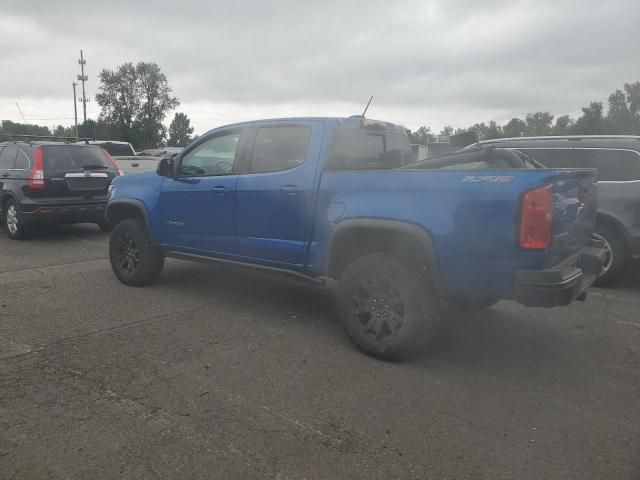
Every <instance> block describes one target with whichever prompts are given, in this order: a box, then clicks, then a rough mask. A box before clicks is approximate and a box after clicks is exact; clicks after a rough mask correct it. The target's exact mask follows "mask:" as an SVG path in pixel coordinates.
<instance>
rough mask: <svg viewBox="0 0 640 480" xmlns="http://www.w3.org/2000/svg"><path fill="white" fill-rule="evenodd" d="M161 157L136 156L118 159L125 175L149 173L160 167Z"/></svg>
mask: <svg viewBox="0 0 640 480" xmlns="http://www.w3.org/2000/svg"><path fill="white" fill-rule="evenodd" d="M159 161H160V158H159V157H148V156H142V155H136V156H135V157H129V156H127V157H118V165H119V166H120V169H121V170H122V173H124V174H130V173H138V172H147V171H149V170H155V169H156V168H157V167H158V162H159Z"/></svg>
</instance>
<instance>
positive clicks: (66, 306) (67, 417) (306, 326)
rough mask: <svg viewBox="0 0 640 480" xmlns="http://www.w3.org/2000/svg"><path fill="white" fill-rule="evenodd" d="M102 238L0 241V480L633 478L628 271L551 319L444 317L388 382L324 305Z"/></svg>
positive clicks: (636, 457) (385, 368)
mask: <svg viewBox="0 0 640 480" xmlns="http://www.w3.org/2000/svg"><path fill="white" fill-rule="evenodd" d="M107 242H108V235H106V234H103V233H100V232H99V230H98V229H97V228H96V227H95V226H91V225H77V226H68V227H59V228H55V229H50V230H45V231H41V232H38V233H37V234H36V235H35V236H34V238H32V239H30V240H27V241H21V242H18V241H11V240H9V239H7V238H6V236H5V234H4V231H0V479H2V480H4V479H29V480H31V479H74V480H75V479H82V480H84V479H89V480H101V479H155V478H162V479H165V478H166V479H180V480H182V479H220V478H241V479H251V478H275V479H279V480H284V479H302V478H306V479H313V478H327V479H342V478H350V479H351V478H353V479H359V478H362V479H377V478H380V479H391V478H400V479H429V480H432V479H442V480H444V479H448V480H453V479H491V480H498V479H522V480H525V479H580V480H585V479H607V480H609V479H616V480H624V479H634V480H637V479H639V478H640V381H639V378H640V314H639V313H638V312H639V311H640V269H639V268H635V269H634V270H633V271H632V272H631V273H630V274H629V276H628V278H627V279H626V280H625V281H623V282H622V283H621V284H620V285H618V286H616V287H615V288H610V289H606V290H605V289H593V290H592V292H591V294H590V296H589V298H588V299H587V301H586V302H584V303H580V302H577V303H575V304H573V305H571V306H570V307H567V308H557V309H549V310H547V309H526V308H523V307H520V306H518V305H516V304H514V303H511V302H500V303H499V304H497V305H496V306H495V307H493V308H491V309H490V310H488V311H486V312H481V313H472V314H467V315H461V316H458V317H450V318H447V319H446V320H445V321H444V322H443V325H442V327H441V329H440V331H439V332H438V334H437V337H436V339H435V340H434V342H433V344H432V346H431V348H430V350H429V351H428V352H426V353H425V354H424V355H422V356H420V357H418V358H415V359H413V360H411V361H408V362H404V363H389V362H381V361H378V360H375V359H372V358H369V357H367V356H365V355H363V354H362V353H360V352H358V351H357V350H356V349H355V348H354V347H353V346H352V345H351V343H350V342H349V341H348V339H347V338H346V336H345V335H344V334H343V332H342V330H341V327H340V324H339V323H338V322H337V320H336V314H335V311H334V306H333V302H332V300H331V296H330V295H329V294H327V292H325V291H324V290H322V289H320V288H318V287H315V286H310V285H303V284H298V283H295V282H292V281H289V280H283V279H274V278H272V277H270V276H268V275H266V274H263V273H258V272H253V271H247V270H233V269H230V268H229V267H211V266H206V265H199V264H192V263H184V262H179V261H168V262H167V265H166V267H165V271H164V273H163V276H162V277H161V279H160V281H159V282H158V283H157V284H155V285H153V286H150V287H145V288H132V287H126V286H124V285H121V284H120V283H118V281H117V280H116V278H115V277H114V276H113V274H112V273H111V269H110V267H109V262H108V260H107V250H106V245H107Z"/></svg>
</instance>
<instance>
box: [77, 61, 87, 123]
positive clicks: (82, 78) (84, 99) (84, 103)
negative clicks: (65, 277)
mask: <svg viewBox="0 0 640 480" xmlns="http://www.w3.org/2000/svg"><path fill="white" fill-rule="evenodd" d="M78 63H79V64H80V75H78V80H80V81H81V82H82V98H81V99H80V101H81V102H82V114H83V117H84V121H85V123H86V121H87V102H88V101H89V99H88V98H87V95H86V94H85V91H84V82H86V81H87V80H88V78H89V77H87V76H86V75H85V74H84V66H85V64H86V63H87V61H86V60H85V59H84V56H83V55H82V50H80V60H78Z"/></svg>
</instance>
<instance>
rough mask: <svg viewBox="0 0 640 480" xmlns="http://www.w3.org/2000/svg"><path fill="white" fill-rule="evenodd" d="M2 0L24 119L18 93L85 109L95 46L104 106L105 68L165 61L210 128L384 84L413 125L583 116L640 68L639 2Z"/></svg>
mask: <svg viewBox="0 0 640 480" xmlns="http://www.w3.org/2000/svg"><path fill="white" fill-rule="evenodd" d="M0 10H1V12H2V13H1V15H0V52H1V53H0V119H10V120H14V121H19V120H20V115H19V113H18V110H17V108H16V105H15V102H16V101H17V102H18V103H19V104H20V106H21V108H22V110H23V112H24V115H25V117H26V118H27V121H29V122H32V123H40V124H44V125H48V126H52V125H55V124H59V123H60V124H64V125H69V124H72V123H73V97H72V87H71V82H72V81H73V80H74V79H75V76H76V74H77V73H79V66H78V63H77V59H78V57H79V50H80V49H81V48H82V49H83V50H84V53H85V57H86V59H87V68H86V73H87V75H88V76H89V81H88V83H87V94H88V96H90V97H91V100H92V101H91V103H90V104H89V106H88V116H89V117H91V118H96V117H97V116H98V113H99V107H98V105H97V104H96V103H95V100H94V96H95V94H96V92H97V91H98V85H99V82H98V72H99V71H100V70H101V69H103V68H112V69H113V68H115V67H117V65H119V64H121V63H123V62H127V61H131V62H137V61H140V60H144V61H154V62H157V63H158V64H159V65H160V67H161V68H162V70H163V71H164V72H165V74H166V75H167V77H168V79H169V83H170V85H171V86H172V88H173V91H174V94H175V95H176V96H177V97H178V98H179V100H180V102H181V105H180V106H179V107H178V111H183V112H185V113H186V114H187V115H188V116H189V117H190V118H191V120H192V124H193V125H194V126H195V128H196V133H203V132H204V131H206V130H208V129H210V128H213V127H216V126H220V125H223V124H226V123H231V122H235V121H240V120H249V119H254V118H269V117H281V116H299V115H314V116H316V115H335V116H347V115H351V114H357V113H361V111H362V109H363V108H364V105H365V104H366V102H367V100H368V98H369V96H370V95H374V96H375V99H374V102H373V104H372V106H371V108H370V110H369V113H368V116H370V117H372V118H379V119H383V120H388V121H393V122H396V123H401V124H404V125H406V126H408V127H410V128H412V129H415V128H417V127H418V126H420V125H430V126H431V127H432V129H434V130H436V131H437V130H439V129H440V128H441V127H442V126H444V125H453V126H454V127H466V126H469V125H470V124H473V123H475V122H480V121H485V122H487V121H489V120H496V121H498V122H504V121H506V120H508V119H510V118H511V117H513V116H523V115H524V114H526V113H527V112H531V111H537V110H548V111H550V112H552V113H553V114H555V115H560V114H564V113H571V114H573V115H578V114H579V113H580V108H581V107H582V106H585V105H587V104H588V103H589V102H590V101H592V100H598V101H602V102H605V104H606V100H607V96H608V94H609V93H610V92H612V91H613V90H615V89H616V88H621V87H622V84H623V83H624V82H631V81H637V80H640V1H639V0H608V1H607V2H603V1H595V0H583V1H578V0H575V1H574V0H571V1H570V0H567V1H563V0H556V1H550V0H538V1H517V0H510V1H502V0H485V1H472V0H448V1H447V0H442V1H439V0H433V1H430V0H421V1H392V0H383V1H377V0H366V1H348V0H336V1H334V0H322V1H313V2H312V1H307V0H283V1H272V2H267V1H257V0H256V1H253V2H252V1H243V0H240V1H239V0H227V1H218V0H209V1H206V2H205V1H202V2H195V1H189V0H180V1H176V0H172V1H170V2H168V1H164V0H153V1H151V0H137V1H131V2H120V1H110V2H99V4H98V2H90V1H89V2H87V1H65V2H52V1H37V2H36V1H32V0H18V1H14V0H3V1H2V7H0ZM78 113H79V116H80V115H81V107H80V106H79V110H78ZM171 116H172V115H171ZM168 120H169V119H167V122H168Z"/></svg>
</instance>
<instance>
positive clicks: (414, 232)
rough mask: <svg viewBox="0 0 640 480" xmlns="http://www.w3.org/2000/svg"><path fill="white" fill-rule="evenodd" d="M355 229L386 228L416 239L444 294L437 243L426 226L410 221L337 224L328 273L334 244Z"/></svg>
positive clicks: (439, 290) (439, 291)
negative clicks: (435, 243)
mask: <svg viewBox="0 0 640 480" xmlns="http://www.w3.org/2000/svg"><path fill="white" fill-rule="evenodd" d="M355 229H358V230H360V229H372V230H385V231H388V232H398V233H402V234H404V235H407V236H409V237H411V238H413V239H415V240H417V241H418V243H419V244H420V245H421V246H422V249H423V251H424V252H425V255H426V258H427V261H428V263H429V265H428V267H429V271H430V273H431V279H432V281H433V286H434V287H435V289H436V291H437V292H438V293H440V294H444V292H445V285H444V281H443V278H442V275H441V271H440V263H439V261H438V255H437V252H436V248H435V245H434V243H433V240H432V238H431V235H430V234H429V232H428V231H427V230H425V229H424V228H422V227H420V226H418V225H416V224H413V223H408V222H403V221H398V220H384V219H368V218H364V219H353V220H344V221H342V222H340V223H338V225H336V227H335V229H334V232H333V235H332V237H331V244H330V246H329V250H328V255H327V260H326V265H325V271H326V272H327V274H330V272H331V268H332V267H331V265H332V263H331V262H332V258H333V255H334V253H335V252H334V251H333V250H334V246H335V244H336V243H337V242H336V240H338V239H339V238H340V236H341V235H343V234H345V233H347V232H348V231H349V230H355Z"/></svg>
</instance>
